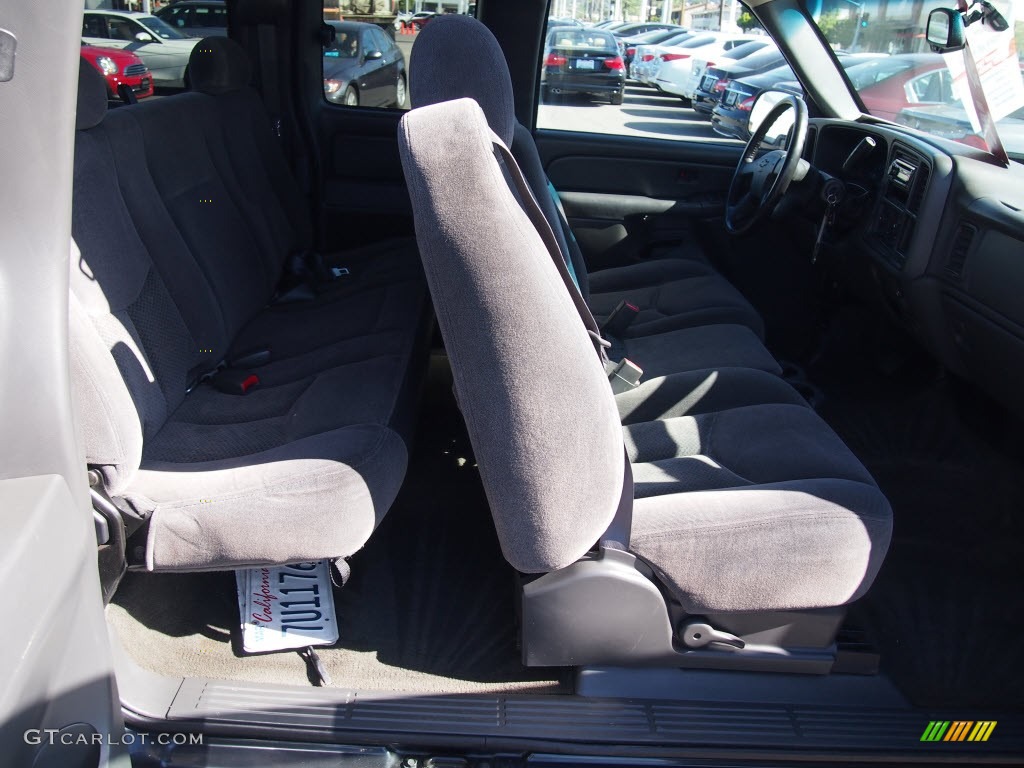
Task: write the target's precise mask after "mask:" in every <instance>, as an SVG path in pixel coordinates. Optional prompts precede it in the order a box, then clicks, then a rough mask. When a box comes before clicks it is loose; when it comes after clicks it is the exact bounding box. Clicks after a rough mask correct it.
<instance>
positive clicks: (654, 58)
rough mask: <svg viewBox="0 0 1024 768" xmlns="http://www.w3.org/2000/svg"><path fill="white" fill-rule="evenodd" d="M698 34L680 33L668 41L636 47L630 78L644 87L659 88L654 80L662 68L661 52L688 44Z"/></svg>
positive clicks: (690, 32) (691, 32)
mask: <svg viewBox="0 0 1024 768" xmlns="http://www.w3.org/2000/svg"><path fill="white" fill-rule="evenodd" d="M698 34H699V33H698V32H693V31H692V30H691V31H689V32H682V33H679V34H677V35H675V36H674V37H670V38H669V39H668V40H663V41H662V42H660V43H647V44H644V45H638V46H637V47H636V53H635V54H634V55H633V64H632V66H630V70H629V74H630V77H632V78H633V79H634V80H637V81H639V82H641V83H643V84H644V85H651V86H654V87H657V86H656V85H655V83H654V78H655V76H656V75H657V74H658V67H659V66H661V59H660V58H658V57H659V56H660V55H661V52H662V51H663V50H665V48H667V47H669V46H673V45H679V44H680V43H683V42H686V41H687V40H689V39H691V38H693V37H695V36H696V35H698Z"/></svg>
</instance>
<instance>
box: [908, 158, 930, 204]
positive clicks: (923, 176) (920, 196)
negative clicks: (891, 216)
mask: <svg viewBox="0 0 1024 768" xmlns="http://www.w3.org/2000/svg"><path fill="white" fill-rule="evenodd" d="M915 175H916V176H917V178H916V179H914V189H913V190H912V191H911V193H910V199H909V200H907V210H908V211H910V212H911V213H913V214H914V215H917V212H918V211H919V210H920V209H921V202H922V201H923V200H924V193H925V192H927V191H928V176H929V175H930V169H929V168H928V164H927V163H921V165H920V166H919V167H918V169H917V173H916V174H915Z"/></svg>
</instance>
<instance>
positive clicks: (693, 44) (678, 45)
mask: <svg viewBox="0 0 1024 768" xmlns="http://www.w3.org/2000/svg"><path fill="white" fill-rule="evenodd" d="M721 36H722V35H721V33H720V32H705V31H703V30H701V31H699V32H695V33H693V34H691V35H689V36H687V37H686V38H684V39H682V40H677V41H674V42H672V41H670V42H668V43H662V44H661V45H659V46H656V47H655V50H654V59H653V60H652V62H651V68H650V70H649V71H648V73H647V78H648V80H647V83H648V85H653V86H654V87H655V88H657V89H659V90H661V83H659V82H658V75H659V73H660V72H661V67H662V65H664V64H665V63H666V62H669V61H676V60H677V59H685V58H689V57H690V56H692V55H693V50H694V49H695V48H703V47H704V46H706V45H711V44H712V43H714V42H716V41H717V40H718V39H719V38H720V37H721Z"/></svg>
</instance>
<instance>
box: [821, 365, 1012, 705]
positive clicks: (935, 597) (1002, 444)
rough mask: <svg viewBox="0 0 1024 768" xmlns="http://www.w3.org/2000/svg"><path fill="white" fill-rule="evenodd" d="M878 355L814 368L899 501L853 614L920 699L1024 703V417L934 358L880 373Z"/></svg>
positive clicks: (903, 685)
mask: <svg viewBox="0 0 1024 768" xmlns="http://www.w3.org/2000/svg"><path fill="white" fill-rule="evenodd" d="M879 346H882V345H879ZM871 359H872V358H871V357H870V355H868V354H863V355H856V354H854V355H847V356H846V357H845V358H844V359H841V360H837V359H836V358H834V357H833V358H832V359H831V360H828V361H825V364H823V365H822V366H821V367H820V368H819V370H817V371H815V372H814V376H813V379H814V380H815V382H816V383H819V384H821V385H822V387H823V388H824V390H825V392H826V400H825V404H824V406H823V407H822V409H821V413H822V415H823V416H824V417H825V418H826V420H828V421H829V423H831V424H832V426H833V427H834V428H835V429H836V431H837V432H838V433H839V435H840V436H841V437H842V438H843V439H844V440H845V441H846V443H847V444H848V445H849V446H850V448H851V449H852V450H853V451H854V453H856V454H857V456H858V457H859V458H860V459H861V460H862V461H863V462H864V463H865V465H866V466H867V467H868V469H869V470H870V471H871V473H872V474H873V475H874V477H875V479H876V480H877V481H878V484H879V485H880V486H881V488H882V490H883V491H884V492H885V494H886V495H887V496H888V498H889V500H890V502H891V503H892V506H893V513H894V534H893V542H892V545H891V547H890V549H889V553H888V555H887V557H886V561H885V563H884V564H883V566H882V570H881V572H880V573H879V575H878V578H877V579H876V581H875V583H874V585H873V586H872V588H871V590H870V591H869V592H868V595H867V596H866V598H865V599H864V600H862V601H860V603H859V604H858V605H856V606H855V607H854V612H855V614H856V615H857V617H858V619H859V620H860V622H861V623H863V625H864V626H865V627H866V628H867V629H868V630H869V631H870V633H871V635H872V637H873V639H874V641H875V643H877V645H878V647H879V649H880V651H881V654H882V658H881V661H882V671H883V672H885V673H886V674H888V675H889V676H890V677H891V679H892V680H893V681H894V682H895V683H896V685H897V686H898V687H899V688H900V689H901V690H902V692H903V693H904V694H905V695H906V696H907V697H908V698H909V699H910V700H911V701H913V702H914V703H915V704H917V705H918V706H926V707H979V708H981V707H985V708H992V707H999V708H1018V707H1021V706H1024V655H1022V654H1021V653H1020V638H1021V637H1022V636H1024V604H1022V602H1021V599H1020V595H1021V591H1022V589H1024V567H1022V565H1021V560H1020V558H1021V552H1022V551H1024V474H1022V473H1021V471H1020V467H1021V456H1020V450H1019V442H1018V441H1017V439H1016V437H1015V434H1016V433H1015V430H1018V429H1020V425H1019V424H1018V423H1016V422H1015V421H1014V420H1013V419H1012V418H1011V417H1009V416H1008V415H1006V414H1005V413H1003V412H1001V411H1000V410H998V409H997V408H995V407H993V406H991V405H990V404H987V403H985V402H984V399H983V398H981V397H980V396H979V395H978V393H977V392H975V391H973V390H971V389H970V388H968V387H966V386H965V385H963V384H962V383H959V382H956V381H954V380H952V379H943V378H935V377H934V376H932V377H929V376H928V375H926V374H924V373H923V372H924V371H927V370H929V367H928V362H927V361H923V362H922V361H921V360H915V359H910V360H909V361H905V363H904V366H903V369H902V370H890V371H889V372H888V373H884V374H883V373H880V372H879V371H878V368H877V367H873V366H871V365H870V364H869V361H870V360H871ZM930 370H934V368H933V367H932V368H931V369H930ZM1007 438H1008V439H1007ZM1015 443H1016V449H1015V448H1014V444H1015Z"/></svg>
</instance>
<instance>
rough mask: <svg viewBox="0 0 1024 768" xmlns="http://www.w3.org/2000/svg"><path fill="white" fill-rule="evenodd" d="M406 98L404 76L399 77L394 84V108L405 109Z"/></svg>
mask: <svg viewBox="0 0 1024 768" xmlns="http://www.w3.org/2000/svg"><path fill="white" fill-rule="evenodd" d="M347 95H348V94H346V96H347ZM408 98H409V93H408V91H407V90H406V86H405V75H399V76H398V82H396V83H395V106H396V107H398V108H399V109H405V107H406V101H407V100H408ZM346 103H347V102H346Z"/></svg>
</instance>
